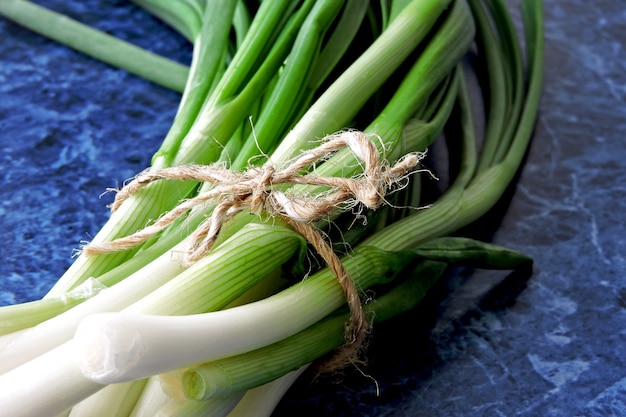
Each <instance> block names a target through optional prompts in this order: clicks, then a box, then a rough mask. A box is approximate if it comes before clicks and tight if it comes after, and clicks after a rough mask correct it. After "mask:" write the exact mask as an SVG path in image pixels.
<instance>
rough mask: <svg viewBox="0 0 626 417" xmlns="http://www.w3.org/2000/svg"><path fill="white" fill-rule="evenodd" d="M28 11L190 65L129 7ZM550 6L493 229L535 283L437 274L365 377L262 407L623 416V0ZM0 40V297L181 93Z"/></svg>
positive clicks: (382, 333)
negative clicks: (525, 130) (528, 122)
mask: <svg viewBox="0 0 626 417" xmlns="http://www.w3.org/2000/svg"><path fill="white" fill-rule="evenodd" d="M38 3H40V4H42V5H46V6H48V7H51V8H54V9H55V10H58V11H60V12H63V13H66V14H68V15H70V16H73V17H75V18H78V19H80V20H81V21H83V22H85V23H88V24H90V25H94V26H96V27H98V28H100V29H103V30H106V31H109V32H110V33H113V34H115V35H117V36H120V37H123V38H125V39H127V40H130V41H131V42H134V43H136V44H138V45H140V46H143V47H147V48H150V49H152V50H154V51H157V52H158V53H161V54H163V55H166V56H169V57H172V58H174V59H177V60H179V61H180V62H184V63H187V62H188V60H189V57H190V46H189V45H188V44H187V43H186V42H185V41H183V40H182V39H180V38H179V37H178V36H175V35H174V34H173V33H172V34H171V36H166V35H163V33H164V32H163V31H164V29H163V27H162V25H160V24H159V22H157V21H155V20H154V19H152V18H151V17H150V16H149V15H147V14H146V13H144V12H143V11H141V10H140V9H138V8H137V7H135V6H133V5H132V4H130V3H129V2H127V1H122V0H117V1H116V0H98V1H90V2H80V1H69V2H68V1H62V0H47V1H43V0H41V1H38ZM508 3H509V4H511V5H514V6H515V5H516V4H517V1H513V0H511V1H508ZM514 14H515V17H516V20H517V21H519V18H518V12H517V9H516V8H515V9H514ZM545 14H546V28H545V29H546V34H545V40H546V68H545V91H544V95H543V101H542V105H541V114H540V116H539V120H538V123H537V127H536V133H535V136H534V139H533V142H532V145H531V149H530V152H529V155H528V159H527V162H526V165H525V167H524V170H523V172H522V173H521V176H520V178H519V182H518V183H517V185H516V187H515V188H514V190H513V191H514V193H513V195H512V197H511V201H510V204H509V205H508V207H506V210H502V212H501V213H500V214H499V215H501V216H502V219H501V224H500V225H499V228H498V229H497V232H496V233H495V234H494V235H493V241H494V242H495V243H498V244H502V245H504V246H507V247H511V248H514V249H517V250H519V251H522V252H524V253H526V254H528V255H530V256H532V257H533V258H534V260H535V268H534V272H533V274H532V276H530V277H525V278H523V279H520V278H519V277H518V276H516V275H507V274H506V273H502V272H484V271H476V272H474V273H459V274H457V275H454V276H452V277H450V278H449V279H448V280H446V281H445V282H442V283H440V284H439V285H438V286H436V287H435V288H434V290H433V292H432V294H430V296H429V297H428V299H427V301H426V302H424V303H423V305H421V306H420V307H419V308H418V309H417V310H416V311H414V312H411V313H409V314H406V315H404V316H402V317H400V318H398V319H397V320H394V321H392V322H391V323H389V325H387V326H381V328H380V329H379V330H378V331H377V333H376V335H375V339H374V341H373V342H372V346H371V348H370V366H369V368H367V370H366V371H367V374H368V376H367V377H366V376H363V375H360V374H358V373H357V372H353V373H350V374H348V375H347V376H346V379H345V380H343V381H342V382H340V383H337V384H331V383H330V382H320V383H317V384H313V385H310V383H309V382H308V381H301V382H299V383H297V384H296V385H295V386H294V388H293V389H292V390H291V391H290V392H289V393H288V394H287V396H286V397H285V398H284V400H283V402H282V403H281V404H280V405H279V407H278V409H277V410H276V412H275V415H278V416H293V415H297V414H298V413H302V412H307V413H309V414H311V415H331V416H336V417H338V416H389V417H391V416H394V417H395V416H464V417H474V416H476V417H478V416H487V417H496V416H546V417H547V416H576V417H578V416H580V417H596V416H626V274H625V272H626V260H625V258H626V238H625V236H626V234H625V220H626V215H625V212H626V169H625V168H626V163H625V162H624V161H626V139H625V138H624V132H626V8H625V7H624V4H623V2H622V1H621V0H597V1H594V2H589V1H586V0H585V1H583V0H546V1H545ZM0 37H1V39H2V42H1V43H0V145H1V147H2V152H0V158H1V161H2V162H1V163H2V170H1V171H0V175H1V176H0V181H1V184H2V186H1V187H0V233H2V240H3V244H2V246H1V247H0V255H1V256H0V258H1V259H2V262H1V263H0V277H1V278H0V305H5V304H13V303H18V302H24V301H28V300H32V299H35V298H38V297H41V296H42V295H43V294H45V292H46V291H47V289H48V288H49V287H50V286H51V285H52V283H53V282H54V281H55V280H56V279H57V278H58V277H59V276H60V275H61V274H62V272H63V271H64V270H65V269H66V268H67V267H68V266H69V265H70V263H71V262H72V258H71V256H72V251H73V249H75V248H77V246H78V244H79V242H80V241H81V240H84V239H88V238H89V236H92V235H93V234H94V233H95V232H96V231H97V230H98V229H99V228H100V226H101V225H102V224H103V222H104V221H105V220H106V218H107V216H108V212H107V209H106V207H105V205H106V204H107V203H108V202H109V199H110V196H109V195H107V196H105V197H103V198H100V195H101V193H102V192H103V191H104V190H105V188H107V187H111V186H116V185H118V184H120V183H121V182H122V181H124V180H125V179H127V178H129V177H131V176H132V175H133V174H135V173H137V172H138V171H140V170H142V169H143V168H145V167H146V166H147V165H148V163H149V157H150V155H151V154H152V152H154V151H155V150H156V148H157V147H158V145H159V143H160V141H161V140H162V138H163V136H164V134H165V132H166V131H167V129H168V127H169V125H170V123H171V120H172V118H173V116H174V113H175V111H176V106H177V103H178V100H179V96H178V94H176V93H173V92H170V91H167V90H165V89H163V88H160V87H157V86H155V85H153V84H151V83H149V82H146V81H144V80H141V79H139V78H137V77H134V76H132V75H129V74H127V73H125V72H123V71H121V70H117V69H114V68H111V67H108V66H106V65H104V64H101V63H99V62H96V61H94V60H91V59H89V58H87V57H85V56H83V55H81V54H78V53H75V52H73V51H71V50H69V49H67V48H64V47H61V46H58V45H56V44H55V43H54V42H51V41H49V40H47V39H44V38H42V37H39V36H37V35H34V34H32V33H31V32H29V31H28V30H26V29H23V28H21V27H18V26H16V25H14V24H12V23H9V22H7V21H5V20H3V19H0Z"/></svg>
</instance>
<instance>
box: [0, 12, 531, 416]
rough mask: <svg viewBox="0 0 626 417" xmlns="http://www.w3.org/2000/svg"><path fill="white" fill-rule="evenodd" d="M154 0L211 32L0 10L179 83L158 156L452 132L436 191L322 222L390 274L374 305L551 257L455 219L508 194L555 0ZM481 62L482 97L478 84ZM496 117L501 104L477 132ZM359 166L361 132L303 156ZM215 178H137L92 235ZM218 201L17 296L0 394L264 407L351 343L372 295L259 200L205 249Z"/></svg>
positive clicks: (378, 310) (398, 302)
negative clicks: (544, 3)
mask: <svg viewBox="0 0 626 417" xmlns="http://www.w3.org/2000/svg"><path fill="white" fill-rule="evenodd" d="M135 2H136V3H137V4H139V5H140V6H142V7H144V8H145V9H146V10H148V11H149V12H151V13H153V14H154V15H156V16H157V17H159V18H160V19H162V20H163V21H164V22H166V23H167V24H169V25H171V26H172V27H173V28H174V29H176V30H177V31H178V32H180V33H181V34H182V35H183V36H185V37H186V38H187V39H188V40H189V41H190V42H191V43H192V44H193V58H192V62H191V64H190V66H189V68H187V67H184V66H181V65H179V64H175V63H172V62H170V61H168V60H167V59H165V58H163V57H159V56H156V55H154V54H151V53H148V52H145V51H142V50H140V49H138V48H136V47H134V46H132V45H129V44H127V43H124V42H123V41H121V40H118V39H115V38H112V37H111V36H109V35H106V34H103V33H100V32H98V31H96V30H94V29H91V28H89V27H86V26H84V25H81V24H80V23H78V22H76V21H72V20H70V19H67V18H65V17H64V16H60V15H58V14H56V13H54V12H51V11H49V10H46V9H44V8H41V7H39V6H36V5H35V4H33V3H30V2H28V1H26V0H4V1H3V2H1V3H0V14H1V15H3V16H5V17H7V18H9V19H11V20H13V21H15V22H18V23H20V24H23V25H25V26H27V27H29V28H31V29H32V30H34V31H37V32H39V33H42V34H43V35H45V36H49V37H51V38H53V39H55V40H57V41H59V42H62V43H64V44H67V45H69V46H71V47H73V48H76V49H78V50H80V51H82V52H84V53H87V54H90V55H92V56H94V57H96V58H98V59H101V60H103V61H105V62H108V63H109V64H111V65H115V66H119V67H121V68H124V69H126V70H128V71H130V72H134V73H136V74H138V75H140V76H142V77H145V78H147V79H150V80H152V81H154V82H155V83H159V84H161V85H163V86H166V87H168V88H172V89H175V90H178V91H180V92H181V93H182V96H181V101H180V105H179V108H178V112H177V114H176V117H175V119H174V120H173V123H172V126H171V129H170V131H169V132H168V133H167V135H166V137H165V139H164V141H163V143H162V146H161V147H160V149H159V150H158V151H157V152H156V153H155V154H154V157H153V159H152V166H151V167H150V168H149V172H159V170H162V169H164V168H170V167H182V166H188V165H190V164H194V165H202V166H205V165H211V164H213V165H215V164H221V166H227V167H228V168H229V169H230V170H231V171H233V172H239V171H243V170H246V169H250V167H251V166H261V165H262V166H267V165H271V166H277V167H279V166H283V165H285V164H287V163H289V161H291V160H292V159H293V158H294V157H297V156H298V155H300V154H301V153H302V152H305V151H307V150H309V149H311V148H313V147H315V146H317V145H318V144H319V140H320V139H322V138H323V137H325V136H327V135H330V134H333V133H335V132H341V131H343V132H348V133H347V134H349V132H350V130H347V129H358V130H359V131H363V132H364V134H365V135H367V136H368V137H371V138H374V139H373V141H374V143H375V144H376V146H377V147H378V150H379V151H380V153H381V154H382V155H384V157H385V158H386V160H388V161H390V162H395V161H396V160H398V159H400V158H401V157H402V156H404V155H406V154H409V153H415V152H426V151H427V149H428V148H429V147H431V145H432V144H433V142H434V141H435V140H443V139H445V143H446V144H447V149H448V156H449V158H448V159H449V161H450V162H449V164H448V166H447V167H432V168H431V170H432V172H433V174H434V175H435V176H437V175H439V173H441V174H443V173H444V172H445V173H446V175H447V176H448V177H449V178H450V181H449V185H448V186H447V188H446V189H445V190H443V192H442V193H441V194H440V195H438V196H435V197H429V196H428V195H427V194H426V193H424V192H423V191H422V188H423V187H421V186H420V184H421V182H422V181H421V178H420V176H419V175H415V176H412V177H411V178H410V181H409V182H408V183H406V184H403V187H402V189H401V190H400V191H398V192H395V193H393V194H390V195H387V196H385V198H386V200H387V202H388V204H387V205H385V206H384V207H382V208H379V209H378V210H375V211H371V210H370V211H368V210H362V211H360V212H358V213H357V221H356V222H355V213H354V212H352V211H350V210H347V211H346V210H343V211H344V212H342V210H337V211H336V212H334V213H332V214H329V215H327V216H324V218H322V219H320V220H319V221H317V222H316V223H315V227H316V228H317V229H318V230H319V231H320V233H323V234H324V235H327V236H328V237H329V239H330V242H332V243H333V244H334V246H333V248H334V250H335V252H336V253H337V254H338V255H340V256H341V263H342V265H343V267H345V269H346V270H347V271H348V273H349V275H350V278H351V279H352V281H353V282H354V284H356V286H357V287H358V289H359V290H360V291H361V292H362V293H363V294H365V293H367V294H370V295H371V294H375V296H374V297H371V296H370V297H369V298H366V297H363V298H362V300H361V301H362V308H363V310H364V312H365V313H366V316H367V317H368V320H369V321H370V322H373V323H374V325H376V324H377V323H380V322H384V321H385V320H387V319H389V318H391V317H394V316H396V315H398V314H400V313H402V312H404V311H407V310H409V309H411V308H413V307H414V306H415V305H416V304H418V303H419V302H420V300H421V299H422V298H423V297H424V296H425V295H426V293H427V291H428V289H429V288H430V287H431V286H432V285H433V283H434V282H436V280H437V279H439V278H440V277H442V276H443V275H444V274H445V271H446V269H447V267H448V266H451V265H469V266H473V267H480V268H498V269H515V268H521V267H526V266H528V265H529V264H530V263H531V262H532V261H531V260H530V259H528V258H527V257H526V256H524V255H523V254H520V253H517V252H515V251H512V250H507V249H505V248H501V247H496V246H494V245H491V244H488V243H484V242H478V241H475V240H472V239H469V238H467V237H463V236H459V235H458V234H457V232H458V231H459V230H461V229H462V228H464V227H465V226H467V225H469V224H471V223H472V222H474V221H475V220H477V219H479V218H480V217H481V216H482V215H484V214H485V213H486V212H487V211H488V210H489V209H490V208H491V207H493V206H494V204H495V203H496V202H497V201H498V200H499V198H500V197H501V195H502V194H503V193H504V191H505V190H506V189H507V187H509V185H510V183H511V181H512V179H513V178H514V176H515V174H516V173H517V171H518V170H519V168H520V166H521V164H522V161H523V157H524V154H525V152H526V150H527V147H528V144H529V141H530V138H531V135H532V129H533V126H534V123H535V119H536V115H537V111H538V106H539V100H540V92H541V84H542V54H543V40H542V33H543V32H542V20H543V16H542V8H541V3H540V0H524V1H523V3H522V11H523V17H524V23H525V26H524V27H525V35H526V36H525V40H524V42H520V40H519V39H518V35H517V33H516V29H515V27H514V25H513V22H512V20H511V19H510V16H509V13H508V10H507V7H506V6H505V5H504V3H503V2H502V0H395V1H394V0H381V1H380V2H379V3H377V4H372V3H373V2H369V1H363V0H346V1H338V0H316V1H314V0H302V1H296V0H272V1H271V2H270V1H262V2H254V1H244V0H238V1H232V2H225V1H221V0H176V1H172V0H135ZM522 44H523V45H525V50H524V51H523V50H522V47H521V45H522ZM469 55H472V56H473V57H474V58H475V62H476V65H475V66H474V67H472V66H470V65H469V62H470V60H466V59H465V58H466V57H468V56H469ZM129 57H132V58H131V59H129ZM472 71H474V72H476V73H477V75H478V77H477V78H478V79H479V80H480V81H481V82H480V83H479V85H478V86H479V87H480V88H481V91H482V92H483V98H484V100H483V103H484V106H480V108H477V107H476V106H472V105H471V104H470V103H471V100H470V97H469V94H470V93H469V91H470V86H468V80H469V79H472V78H471V77H469V75H470V74H471V73H472ZM477 118H481V119H484V122H485V128H484V130H481V134H480V135H478V133H477V132H478V129H476V128H475V121H476V119H477ZM362 169H363V167H362V165H361V163H360V161H359V159H358V158H357V157H356V156H355V154H354V153H352V152H350V150H348V149H346V150H345V151H339V152H336V153H334V154H332V155H329V156H328V157H327V158H326V159H324V160H323V161H320V162H319V163H318V164H316V165H315V166H314V167H313V168H312V169H311V170H310V172H304V173H303V175H318V176H324V177H349V178H351V177H357V176H359V175H360V174H361V171H362ZM429 181H430V179H429ZM213 187H214V184H209V183H206V182H202V181H194V180H186V181H171V180H158V181H154V182H152V183H150V184H149V185H147V186H145V187H143V188H142V189H140V190H139V191H138V192H137V193H135V194H133V195H131V196H130V197H129V198H128V199H126V200H125V201H124V202H123V203H122V204H121V206H120V207H119V208H118V209H117V210H115V211H114V212H113V213H112V214H111V217H110V219H109V221H108V222H107V223H106V224H105V225H104V227H103V228H102V229H101V231H100V232H99V233H98V234H97V235H96V236H95V238H94V239H93V241H92V242H91V244H94V245H98V244H107V243H108V242H111V241H113V240H115V239H118V238H121V237H125V236H128V235H132V234H133V233H135V232H137V231H138V230H141V229H143V228H144V227H145V225H146V224H150V223H151V222H153V221H154V219H158V218H160V217H161V216H163V215H164V213H167V212H169V211H170V210H172V209H174V208H175V207H177V205H178V204H180V203H181V201H188V200H189V199H191V198H193V197H196V196H201V195H203V194H204V193H208V192H209V191H210V190H211V189H212V188H213ZM280 191H281V192H283V193H285V194H287V195H289V194H291V195H306V196H308V197H311V196H312V197H314V198H315V197H316V196H323V195H325V193H327V192H328V190H327V189H325V187H319V186H316V187H313V186H307V185H288V186H283V187H281V190H280ZM216 203H217V202H214V203H209V204H205V205H203V206H202V207H196V208H194V209H192V210H190V211H189V212H187V213H186V215H185V216H184V218H180V219H178V220H176V221H175V222H174V223H173V224H172V225H170V226H169V227H167V228H165V229H164V230H161V231H159V232H158V233H156V234H155V235H154V236H151V237H149V238H147V239H146V240H145V241H143V242H142V243H140V244H138V245H136V246H134V247H132V248H130V249H126V250H121V251H116V252H112V253H106V254H99V255H89V254H88V253H83V254H81V255H80V256H79V257H78V258H77V259H76V261H75V262H74V264H73V265H72V266H71V267H70V268H69V269H68V271H67V272H66V273H65V274H64V275H63V276H62V277H61V278H60V279H59V280H58V282H57V283H56V284H55V285H54V287H53V288H52V289H51V290H50V291H49V293H48V294H47V295H46V296H45V297H43V299H41V300H38V301H33V302H30V303H25V304H21V305H14V306H7V307H2V308H0V332H1V334H2V336H0V346H1V349H0V409H2V410H3V412H4V413H6V414H7V415H11V416H33V415H36V416H52V417H55V416H71V417H77V416H83V415H85V416H99V415H106V416H120V417H121V416H135V417H137V416H156V415H158V416H262V415H269V414H271V412H272V410H273V408H274V406H275V405H276V403H277V401H279V399H280V397H281V396H282V395H283V394H284V392H285V390H286V389H287V388H288V387H289V386H290V384H291V383H292V382H293V381H294V380H295V379H296V378H298V377H299V375H301V374H302V373H303V372H304V371H305V369H307V367H310V366H311V364H313V365H314V366H313V367H317V366H318V365H320V364H321V365H327V364H329V363H332V362H331V360H332V358H333V357H334V354H336V353H337V352H339V353H341V351H342V349H343V348H344V347H345V346H346V345H349V344H350V341H349V340H348V341H346V339H345V335H346V331H345V326H346V323H347V322H348V321H349V319H350V316H351V314H352V313H353V312H352V311H351V310H349V309H347V308H346V298H345V294H344V292H343V289H342V287H341V286H340V285H339V283H338V281H337V277H336V276H335V275H334V274H333V272H332V271H331V269H329V268H328V267H326V266H325V265H324V262H323V261H321V262H320V261H319V260H317V259H315V258H316V254H315V253H311V252H310V251H307V249H308V246H307V242H306V240H305V239H304V238H303V236H301V235H300V234H299V233H298V232H297V231H296V230H294V228H293V224H292V223H290V222H289V221H285V220H284V219H283V218H281V217H280V216H278V217H277V216H273V215H272V213H267V212H259V213H250V212H246V211H245V210H244V211H243V212H241V213H239V214H236V215H233V216H232V217H231V218H230V219H229V220H228V221H227V222H226V223H224V225H223V227H222V228H221V230H220V232H219V234H218V236H217V239H216V240H215V241H214V242H212V245H211V247H210V250H209V251H208V253H207V254H206V255H205V256H203V257H202V258H201V259H199V260H197V261H195V262H194V263H192V264H190V265H188V264H186V263H183V262H181V260H180V256H179V255H180V254H181V253H185V252H186V251H187V250H188V248H189V246H190V236H192V234H193V232H194V230H195V229H196V228H197V227H198V226H199V225H200V224H202V222H203V221H204V220H205V219H206V217H207V216H209V215H210V214H211V212H212V210H214V209H215V206H216ZM417 208H419V209H417ZM363 219H366V221H363ZM346 248H348V249H346ZM342 365H345V364H342ZM335 366H336V365H335ZM332 369H333V368H332V367H331V371H332Z"/></svg>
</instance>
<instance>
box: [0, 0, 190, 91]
mask: <svg viewBox="0 0 626 417" xmlns="http://www.w3.org/2000/svg"><path fill="white" fill-rule="evenodd" d="M0 15H2V16H4V17H6V18H7V19H10V20H12V21H13V22H15V23H18V24H20V25H22V26H24V27H26V28H28V29H30V30H32V31H33V32H36V33H39V34H40V35H43V36H46V37H48V38H50V39H53V40H55V41H57V42H59V43H62V44H64V45H67V46H68V47H70V48H73V49H75V50H77V51H79V52H82V53H84V54H86V55H89V56H91V57H93V58H96V59H98V60H100V61H102V62H105V63H107V64H109V65H112V66H114V67H117V68H121V69H124V70H126V71H128V72H130V73H132V74H135V75H139V76H140V77H143V78H145V79H147V80H150V81H152V82H154V83H156V84H159V85H161V86H163V87H166V88H169V89H172V90H174V91H178V92H182V91H183V90H184V87H185V83H186V82H187V76H188V73H189V70H188V68H187V67H186V66H185V65H182V64H179V63H177V62H174V61H171V60H169V59H167V58H163V57H161V56H159V55H157V54H154V53H152V52H149V51H146V50H145V49H142V48H139V47H138V46H135V45H133V44H130V43H128V42H125V41H123V40H121V39H118V38H116V37H115V36H111V35H108V34H106V33H104V32H101V31H99V30H96V29H93V28H91V27H89V26H87V25H84V24H82V23H80V22H78V21H76V20H73V19H70V18H69V17H67V16H64V15H61V14H59V13H56V12H53V11H51V10H48V9H46V8H44V7H41V6H38V5H36V4H34V3H31V2H30V1H26V0H2V1H0Z"/></svg>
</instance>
